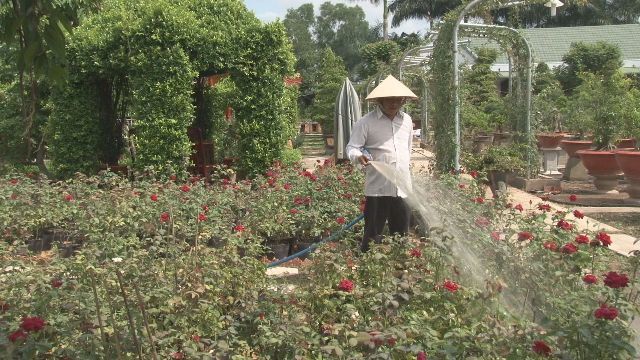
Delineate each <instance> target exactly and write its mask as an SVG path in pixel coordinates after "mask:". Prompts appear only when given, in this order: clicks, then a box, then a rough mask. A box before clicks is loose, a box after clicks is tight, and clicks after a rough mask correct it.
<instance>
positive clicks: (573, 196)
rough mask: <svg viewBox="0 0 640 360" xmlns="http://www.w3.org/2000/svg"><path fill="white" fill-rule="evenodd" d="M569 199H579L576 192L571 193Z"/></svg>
mask: <svg viewBox="0 0 640 360" xmlns="http://www.w3.org/2000/svg"><path fill="white" fill-rule="evenodd" d="M569 201H574V202H575V201H578V197H577V196H576V194H571V195H569Z"/></svg>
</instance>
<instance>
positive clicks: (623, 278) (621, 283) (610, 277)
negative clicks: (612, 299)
mask: <svg viewBox="0 0 640 360" xmlns="http://www.w3.org/2000/svg"><path fill="white" fill-rule="evenodd" d="M604 284H605V285H607V286H608V287H610V288H612V289H619V288H623V287H627V286H628V285H629V278H628V277H627V275H625V274H618V273H617V272H615V271H610V272H608V273H606V274H605V275H604Z"/></svg>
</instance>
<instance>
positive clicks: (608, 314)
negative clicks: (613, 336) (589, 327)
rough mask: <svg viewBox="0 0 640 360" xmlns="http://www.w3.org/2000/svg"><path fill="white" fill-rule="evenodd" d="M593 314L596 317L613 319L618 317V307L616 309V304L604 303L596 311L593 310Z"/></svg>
mask: <svg viewBox="0 0 640 360" xmlns="http://www.w3.org/2000/svg"><path fill="white" fill-rule="evenodd" d="M593 316H595V317H596V319H606V320H613V319H615V318H617V317H618V309H616V308H615V307H614V306H607V304H602V305H600V307H599V308H597V309H596V311H594V312H593Z"/></svg>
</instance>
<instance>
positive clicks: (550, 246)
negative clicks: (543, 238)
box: [542, 241, 558, 251]
mask: <svg viewBox="0 0 640 360" xmlns="http://www.w3.org/2000/svg"><path fill="white" fill-rule="evenodd" d="M542 246H544V248H545V249H549V250H551V251H556V250H558V244H556V243H555V242H553V241H547V242H545V243H544V244H542Z"/></svg>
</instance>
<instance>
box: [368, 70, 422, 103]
mask: <svg viewBox="0 0 640 360" xmlns="http://www.w3.org/2000/svg"><path fill="white" fill-rule="evenodd" d="M385 97H405V98H410V99H417V98H418V97H417V96H416V94H414V93H413V91H411V89H409V88H408V87H406V86H405V85H404V84H403V83H401V82H400V81H398V79H396V78H394V77H393V76H391V75H389V76H387V78H386V79H384V80H383V81H382V82H381V83H380V84H378V86H376V88H375V89H373V90H372V91H371V92H370V93H369V95H367V97H366V100H374V99H378V98H385Z"/></svg>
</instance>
